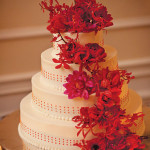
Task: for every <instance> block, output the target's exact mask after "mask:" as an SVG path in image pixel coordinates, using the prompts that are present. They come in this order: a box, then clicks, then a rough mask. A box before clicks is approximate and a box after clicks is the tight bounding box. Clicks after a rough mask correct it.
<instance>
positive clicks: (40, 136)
mask: <svg viewBox="0 0 150 150" xmlns="http://www.w3.org/2000/svg"><path fill="white" fill-rule="evenodd" d="M20 128H21V131H22V132H23V134H27V135H28V136H30V137H32V138H34V139H37V140H40V141H43V142H46V143H51V144H54V145H64V146H73V144H75V143H79V142H81V141H80V140H74V139H67V138H60V137H53V136H49V135H47V134H44V133H40V132H37V131H35V130H34V129H30V128H29V127H27V126H26V125H25V124H24V123H23V122H20ZM30 131H31V134H29V132H30ZM37 134H38V137H37V136H35V135H37Z"/></svg>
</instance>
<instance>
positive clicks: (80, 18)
mask: <svg viewBox="0 0 150 150" xmlns="http://www.w3.org/2000/svg"><path fill="white" fill-rule="evenodd" d="M55 2H56V5H55V6H54V3H53V0H50V3H49V5H48V4H47V2H46V1H45V0H44V1H42V2H41V7H42V9H43V10H44V9H46V10H48V11H49V12H50V13H49V16H50V19H49V23H50V25H49V26H48V30H49V31H50V32H52V33H58V32H66V31H72V32H90V31H98V30H101V29H103V28H105V27H108V26H111V25H112V22H111V21H112V17H111V15H110V14H108V12H107V9H106V7H104V6H103V5H102V4H99V3H96V1H95V0H84V1H79V0H75V5H72V6H68V5H66V4H63V5H61V4H59V3H58V1H57V0H55Z"/></svg>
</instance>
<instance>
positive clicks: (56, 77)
mask: <svg viewBox="0 0 150 150" xmlns="http://www.w3.org/2000/svg"><path fill="white" fill-rule="evenodd" d="M41 74H42V76H43V77H44V78H46V79H48V80H52V81H57V82H61V83H66V76H63V75H58V74H54V73H49V72H47V71H45V70H44V69H43V68H42V67H41Z"/></svg>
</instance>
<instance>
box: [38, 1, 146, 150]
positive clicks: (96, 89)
mask: <svg viewBox="0 0 150 150" xmlns="http://www.w3.org/2000/svg"><path fill="white" fill-rule="evenodd" d="M55 2H56V4H55V5H54V2H53V0H49V4H48V3H47V2H46V0H44V1H42V2H41V7H42V8H43V10H45V9H46V10H48V11H49V12H50V13H49V15H50V19H49V21H48V23H49V26H48V27H47V29H48V30H49V31H50V32H51V33H58V36H57V37H54V38H53V41H57V39H58V37H60V36H61V33H63V32H73V33H77V34H78V33H79V32H91V31H95V33H97V32H98V31H100V30H103V29H105V27H108V26H111V25H113V23H112V22H111V21H112V17H111V15H110V14H108V12H107V9H106V7H105V6H103V5H102V4H99V3H96V0H83V1H81V0H74V2H75V4H74V5H73V4H72V5H71V6H68V5H66V4H63V5H60V4H59V2H58V1H57V0H55ZM77 38H78V35H77ZM77 38H76V39H72V38H70V37H67V36H65V39H67V41H65V40H64V39H63V37H62V36H61V40H63V41H64V44H60V45H59V48H60V52H59V54H58V56H59V59H55V58H54V59H53V61H54V63H58V65H57V66H56V69H59V68H61V67H64V68H65V69H70V66H69V64H72V63H76V64H78V65H79V70H74V71H73V73H72V74H69V75H68V77H67V78H66V81H67V83H65V84H64V87H65V88H66V90H65V92H64V94H67V95H68V98H69V99H73V98H76V97H81V98H83V99H85V100H88V98H89V96H90V95H91V94H94V93H95V96H96V97H97V102H96V104H95V105H94V106H91V107H82V108H81V109H80V115H78V116H74V117H73V118H72V121H74V122H76V123H77V125H76V128H77V130H78V132H77V136H79V134H82V136H83V140H82V141H81V143H76V144H75V145H74V146H78V147H80V148H81V150H135V149H136V150H140V149H143V148H144V145H143V144H142V137H140V136H138V135H136V134H135V133H133V132H131V130H130V127H131V126H133V125H135V126H136V120H137V119H140V118H141V120H142V119H143V113H135V114H132V115H127V114H126V111H125V110H122V109H121V106H120V97H119V96H120V93H121V88H122V85H123V82H124V81H125V80H126V81H127V83H128V82H129V81H130V80H131V79H133V78H134V77H133V76H131V73H127V72H126V71H125V70H119V69H117V70H113V71H111V70H109V69H108V68H104V69H100V62H104V61H105V58H106V55H107V54H106V52H105V49H104V48H103V47H101V46H100V45H98V44H97V43H87V44H86V45H84V46H83V45H81V44H79V43H78V42H77ZM89 133H92V135H93V136H94V138H93V139H91V140H86V137H87V136H88V134H89Z"/></svg>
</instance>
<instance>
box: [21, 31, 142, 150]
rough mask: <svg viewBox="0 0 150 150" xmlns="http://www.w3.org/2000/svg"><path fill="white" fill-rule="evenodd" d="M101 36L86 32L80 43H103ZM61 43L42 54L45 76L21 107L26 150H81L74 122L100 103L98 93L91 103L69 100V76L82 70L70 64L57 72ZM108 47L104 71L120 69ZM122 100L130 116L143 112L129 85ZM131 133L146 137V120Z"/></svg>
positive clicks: (38, 79)
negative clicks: (106, 69)
mask: <svg viewBox="0 0 150 150" xmlns="http://www.w3.org/2000/svg"><path fill="white" fill-rule="evenodd" d="M97 34H98V35H95V34H93V33H91V34H90V33H82V36H79V41H81V42H80V43H81V44H83V45H84V44H86V43H89V42H90V43H92V42H97V43H99V39H100V41H102V40H103V37H102V33H99V32H98V33H97ZM89 35H90V36H89ZM84 37H86V38H84ZM93 39H94V40H93ZM82 41H83V42H82ZM91 41H92V42H91ZM57 44H58V43H57ZM57 44H56V43H55V44H54V47H53V48H50V49H48V50H46V51H44V52H43V53H42V54H41V73H37V74H36V75H34V76H33V77H32V93H30V94H29V95H28V96H26V97H25V98H24V99H23V100H22V102H21V104H20V124H19V134H20V136H21V138H22V139H23V141H24V147H25V148H26V149H27V147H30V149H35V150H36V149H49V150H50V149H53V150H55V149H57V150H58V149H60V150H78V149H79V148H78V147H75V146H73V144H74V143H79V142H80V140H81V139H82V137H81V136H78V137H77V129H76V128H75V125H76V124H75V123H74V122H72V118H73V117H74V116H76V115H79V113H80V108H81V107H86V106H87V107H90V106H93V105H94V104H95V103H96V100H97V99H96V96H95V95H94V94H93V95H90V97H89V99H88V100H84V99H82V98H79V97H78V98H75V99H68V96H67V95H65V94H63V92H64V87H63V84H64V83H65V82H66V80H65V79H66V77H67V76H68V75H69V74H71V73H72V72H73V70H78V68H79V66H78V65H77V64H70V66H71V69H69V70H65V69H64V68H63V67H62V68H60V69H55V66H56V64H55V63H54V62H53V61H52V58H57V55H56V54H57V51H59V49H58V48H57V47H58V46H57ZM104 48H105V50H106V53H107V57H106V58H105V62H101V63H100V66H101V67H100V69H102V68H106V67H108V68H109V69H110V70H115V69H117V68H118V62H117V52H116V50H115V49H114V48H112V47H110V46H104ZM120 99H121V107H122V108H123V109H126V113H127V114H133V113H137V112H142V99H141V97H140V96H139V95H138V94H137V93H136V92H135V91H133V90H131V89H128V85H127V83H126V82H124V83H123V86H122V92H121V94H120ZM131 130H132V131H133V132H136V133H137V134H139V135H142V134H143V132H144V123H143V121H142V120H137V126H132V127H131ZM92 137H93V135H92V134H88V136H87V137H86V139H91V138H92Z"/></svg>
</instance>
